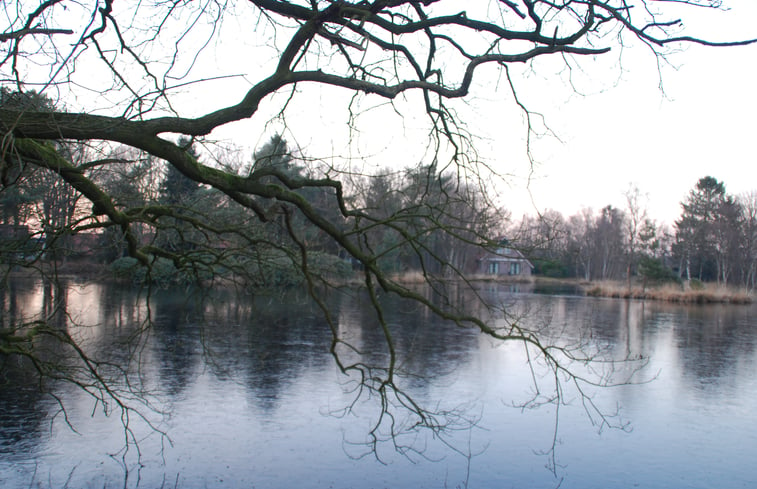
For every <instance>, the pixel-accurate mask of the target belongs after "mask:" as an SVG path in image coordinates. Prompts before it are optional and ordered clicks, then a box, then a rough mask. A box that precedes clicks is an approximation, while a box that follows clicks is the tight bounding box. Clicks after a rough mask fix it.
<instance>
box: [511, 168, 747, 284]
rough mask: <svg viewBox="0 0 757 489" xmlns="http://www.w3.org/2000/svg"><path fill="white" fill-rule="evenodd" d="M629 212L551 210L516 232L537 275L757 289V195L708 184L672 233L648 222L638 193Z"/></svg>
mask: <svg viewBox="0 0 757 489" xmlns="http://www.w3.org/2000/svg"><path fill="white" fill-rule="evenodd" d="M625 197H626V206H625V208H624V209H619V208H616V207H613V206H609V205H608V206H606V207H604V208H602V209H601V210H600V211H599V212H597V213H595V212H594V211H593V210H592V209H584V210H583V211H581V212H579V213H577V214H575V215H572V216H569V217H565V216H563V215H562V214H561V213H559V212H557V211H554V210H548V211H547V212H545V213H543V214H542V215H540V216H538V217H530V216H526V217H524V218H523V219H522V220H521V221H520V222H519V223H515V224H514V225H512V227H511V231H510V233H511V234H512V235H513V236H517V240H518V243H519V246H520V247H521V249H523V250H524V251H525V252H526V253H527V254H528V256H530V257H531V259H532V261H533V263H534V265H535V273H539V274H542V275H546V276H551V277H575V278H580V279H584V280H629V284H630V280H631V278H639V279H642V280H644V281H653V282H659V281H666V280H681V279H682V280H692V279H696V280H699V281H711V282H718V283H721V284H724V285H728V284H739V285H743V286H745V287H747V288H749V289H753V288H754V287H755V275H756V273H757V192H751V193H748V194H745V195H741V196H737V197H736V196H732V195H729V194H728V193H727V192H726V188H725V185H724V184H723V183H722V182H719V181H718V180H716V179H715V178H713V177H710V176H707V177H704V178H701V179H700V180H699V181H698V182H697V184H696V185H695V187H694V188H693V189H692V190H691V191H690V192H689V194H688V195H687V196H686V198H685V199H684V200H683V202H681V215H680V217H679V219H677V220H676V221H675V223H674V224H673V226H672V227H667V226H665V225H664V224H659V223H657V222H655V221H654V220H653V219H651V218H650V217H649V216H648V213H647V209H646V207H645V206H644V204H643V202H642V200H643V199H642V196H641V194H640V192H639V190H638V188H635V187H631V188H629V189H628V191H626V193H625Z"/></svg>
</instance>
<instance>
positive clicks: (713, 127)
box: [508, 2, 757, 224]
mask: <svg viewBox="0 0 757 489" xmlns="http://www.w3.org/2000/svg"><path fill="white" fill-rule="evenodd" d="M733 5H734V10H733V11H731V12H729V13H728V16H725V15H721V16H715V20H716V21H717V22H718V24H716V25H709V24H706V23H704V22H703V21H701V22H700V24H694V22H693V21H692V22H691V24H694V26H696V27H699V28H701V29H702V31H705V30H706V32H707V33H709V34H710V35H711V36H712V37H716V38H718V39H723V40H724V39H729V38H730V39H733V38H734V37H738V36H742V37H744V38H747V37H752V38H754V37H757V27H755V24H754V19H755V18H757V9H755V7H757V2H733ZM736 7H738V8H736ZM708 14H711V12H708ZM707 18H708V19H712V18H713V17H712V16H711V15H710V16H708V17H707ZM631 51H632V52H627V53H624V58H623V59H624V61H623V65H624V68H625V73H623V75H622V79H621V80H620V81H619V83H618V84H617V86H614V87H610V88H607V89H606V90H605V91H603V92H597V91H594V92H593V93H589V94H588V95H586V96H578V95H573V96H571V95H570V94H567V103H564V104H561V103H560V102H559V101H558V100H549V101H547V102H546V103H545V104H543V105H544V108H543V112H544V113H545V114H546V115H547V117H548V122H549V124H550V126H551V128H552V129H553V130H554V131H555V132H556V133H557V135H558V136H559V138H560V139H561V140H562V143H559V142H556V141H555V140H554V139H553V140H550V141H540V142H539V143H537V147H536V149H535V154H536V157H537V160H538V161H539V164H538V165H537V166H536V168H535V173H534V175H533V176H532V178H531V185H530V190H531V195H532V197H533V206H536V208H538V209H539V210H544V209H545V208H552V209H556V210H559V211H561V212H563V214H566V215H569V214H573V213H575V212H578V211H579V210H580V209H581V208H583V207H592V208H594V209H595V210H599V209H600V208H602V207H604V206H605V205H608V204H611V205H614V206H618V207H621V208H622V207H623V206H624V205H625V198H624V196H623V192H624V191H625V190H626V189H627V188H628V185H629V183H631V182H633V183H635V184H636V185H637V186H638V187H639V189H640V190H641V191H642V193H646V194H648V197H649V211H650V214H651V215H652V216H653V217H654V218H656V219H658V220H659V221H665V222H667V223H668V224H672V223H673V221H674V220H675V219H676V218H678V217H679V215H680V210H681V208H680V202H681V201H682V200H683V199H684V198H685V196H686V195H687V193H688V192H689V190H690V189H692V188H693V187H694V186H695V184H696V182H697V180H698V179H699V178H701V177H704V176H707V175H711V176H713V177H715V178H717V179H718V180H720V181H722V182H723V183H725V185H726V189H727V191H728V192H729V193H732V194H740V193H743V192H748V191H752V190H757V134H756V133H755V131H756V130H757V122H756V120H755V118H756V117H757V46H749V47H736V48H710V47H700V46H692V47H689V48H688V49H686V51H685V52H681V53H676V54H674V55H672V56H671V57H670V58H669V59H670V61H671V62H672V63H673V64H674V65H675V68H674V67H671V66H663V68H662V71H661V80H662V83H663V87H664V93H663V92H662V91H661V90H660V88H659V87H658V82H659V80H660V77H659V76H658V73H657V71H656V66H655V61H654V59H653V58H652V57H650V56H648V55H647V53H645V52H644V50H643V49H639V48H635V49H633V50H631ZM585 66H586V69H587V71H589V70H590V69H591V67H592V66H591V65H590V64H585ZM596 67H597V68H600V66H596ZM604 72H605V71H604V70H597V71H596V72H594V73H595V74H596V75H592V76H596V80H597V83H596V90H598V89H599V88H600V87H602V86H605V85H606V80H607V78H603V75H602V74H603V73H604ZM607 72H608V73H609V72H617V69H616V67H613V66H610V67H609V69H608V70H607ZM591 85H592V83H586V84H585V86H586V87H587V90H586V91H587V92H592V88H591ZM542 93H543V92H542ZM533 99H534V100H535V104H536V105H537V106H539V103H538V101H539V95H538V94H537V95H535V96H534V97H533ZM550 104H554V105H551V106H550ZM514 189H517V187H515V186H514ZM513 191H514V193H515V195H513V198H512V199H510V200H509V201H508V203H509V204H510V207H511V208H513V210H514V211H515V212H516V213H517V212H526V213H533V212H532V211H531V210H530V209H534V207H533V206H531V205H525V206H524V203H525V202H527V201H528V195H524V194H523V192H516V191H515V190H513ZM529 207H530V209H529Z"/></svg>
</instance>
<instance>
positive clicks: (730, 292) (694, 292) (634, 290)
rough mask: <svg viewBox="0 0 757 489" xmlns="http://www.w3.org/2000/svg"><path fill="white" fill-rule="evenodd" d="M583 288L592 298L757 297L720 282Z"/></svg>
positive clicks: (703, 300)
mask: <svg viewBox="0 0 757 489" xmlns="http://www.w3.org/2000/svg"><path fill="white" fill-rule="evenodd" d="M583 288H584V291H585V292H586V295H588V296H592V297H616V298H621V299H645V300H658V301H667V302H680V303H684V304H716V303H727V304H751V303H752V301H753V300H754V296H753V295H752V294H751V293H749V292H746V291H744V290H739V289H735V288H731V287H723V286H722V285H717V284H701V285H700V286H699V287H696V288H694V287H689V286H685V285H679V284H665V285H661V286H656V287H647V288H646V289H643V288H642V287H641V286H638V285H634V286H632V287H631V290H629V289H628V285H627V284H625V283H622V282H592V283H589V284H584V285H583Z"/></svg>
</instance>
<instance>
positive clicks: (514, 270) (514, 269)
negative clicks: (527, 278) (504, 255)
mask: <svg viewBox="0 0 757 489" xmlns="http://www.w3.org/2000/svg"><path fill="white" fill-rule="evenodd" d="M510 275H520V263H518V262H513V263H510Z"/></svg>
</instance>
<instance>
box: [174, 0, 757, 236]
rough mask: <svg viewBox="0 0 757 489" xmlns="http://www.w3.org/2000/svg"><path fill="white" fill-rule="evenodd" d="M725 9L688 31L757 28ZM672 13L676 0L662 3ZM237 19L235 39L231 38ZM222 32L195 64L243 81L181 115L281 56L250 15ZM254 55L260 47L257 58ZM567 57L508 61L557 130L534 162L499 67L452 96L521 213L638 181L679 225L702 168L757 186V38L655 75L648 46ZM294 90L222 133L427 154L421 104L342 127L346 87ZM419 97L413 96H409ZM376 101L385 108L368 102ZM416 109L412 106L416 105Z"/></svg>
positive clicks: (653, 208)
mask: <svg viewBox="0 0 757 489" xmlns="http://www.w3.org/2000/svg"><path fill="white" fill-rule="evenodd" d="M728 5H730V6H732V10H731V11H730V12H723V13H720V12H717V11H714V10H712V9H696V8H695V9H693V10H692V8H691V7H690V6H689V8H686V10H685V11H684V12H683V13H682V15H685V17H684V18H685V19H686V24H685V25H686V27H687V28H690V29H691V31H690V32H689V31H687V33H690V34H692V35H701V37H703V38H708V39H714V40H720V41H726V40H734V39H744V38H750V37H751V38H755V37H757V24H755V23H754V20H755V19H757V1H755V0H728ZM665 8H666V9H667V8H677V6H676V5H675V4H673V3H666V4H665ZM692 15H693V16H692ZM235 28H236V29H238V30H239V32H240V35H239V36H237V35H234V31H233V29H235ZM226 31H228V32H229V36H227V39H231V41H232V42H231V43H230V44H228V45H225V44H218V45H216V48H217V49H215V50H209V51H207V53H205V54H204V55H205V56H207V57H208V58H207V59H206V62H205V63H200V62H198V63H197V67H198V68H197V69H198V70H199V69H200V68H199V67H200V66H202V73H200V74H201V75H203V76H207V75H208V73H212V74H224V75H226V74H230V71H229V66H231V67H232V69H238V70H239V71H238V73H239V74H240V76H238V77H236V78H233V79H224V80H223V81H222V82H221V81H219V82H217V84H214V83H216V82H213V83H211V84H209V85H207V86H206V85H202V88H201V90H200V91H199V92H198V93H199V95H198V94H197V93H195V94H188V96H190V97H193V98H192V99H191V100H190V101H189V102H190V103H185V104H183V105H181V107H182V108H183V109H189V111H188V112H186V113H184V115H193V114H192V113H191V112H192V111H196V112H197V113H196V114H194V115H199V114H200V113H203V112H206V111H208V110H214V109H217V108H219V107H222V106H224V105H229V104H233V103H236V102H238V101H239V100H240V99H241V98H242V96H243V94H244V92H245V91H246V90H247V89H249V87H250V84H251V83H255V82H257V81H259V80H260V78H261V77H262V76H263V75H264V74H267V73H269V72H270V70H271V67H272V63H275V60H276V57H275V47H271V48H270V50H271V53H270V54H269V55H265V53H263V54H264V55H260V54H259V51H254V50H256V49H259V47H260V45H259V44H258V45H257V46H256V47H251V46H246V45H245V44H244V39H246V37H245V35H246V36H248V37H249V34H250V33H249V29H248V26H247V25H244V23H243V22H242V20H241V19H240V20H239V21H236V22H231V21H227V22H226V23H225V24H224V32H226ZM256 35H257V37H265V36H266V35H267V34H266V32H260V33H256ZM253 37H255V36H253ZM250 42H252V41H250ZM255 42H261V41H260V40H258V41H255ZM255 42H252V44H255ZM608 42H611V41H608ZM253 52H254V53H256V55H255V56H250V55H249V53H253ZM559 61H560V58H554V57H553V58H551V59H547V60H545V61H539V62H537V63H536V64H535V65H534V66H533V72H531V71H526V70H524V68H523V67H519V66H514V67H513V68H512V71H513V74H514V77H513V79H514V83H515V88H516V90H517V92H518V94H519V97H520V98H521V101H522V102H524V103H525V104H526V105H527V106H528V108H529V109H530V110H533V111H538V112H540V113H542V114H544V116H545V118H546V122H547V124H548V125H549V127H550V128H551V129H552V130H553V131H554V133H555V137H533V138H532V140H531V143H532V146H531V147H532V153H533V156H534V166H533V167H532V166H531V164H530V162H529V160H528V158H527V157H526V152H525V144H524V135H525V132H524V129H523V114H522V113H521V112H520V111H519V110H518V108H517V106H516V105H515V104H514V102H513V99H512V95H511V94H510V93H509V87H508V86H507V84H506V83H504V80H503V79H502V77H501V75H500V76H499V77H498V76H497V70H496V69H495V67H485V68H481V69H479V70H478V71H477V74H476V75H477V78H476V85H475V86H474V87H473V90H472V93H471V95H470V97H469V98H468V99H466V100H465V101H455V102H453V105H454V107H455V109H456V110H457V111H459V112H458V113H459V115H460V118H461V120H464V121H466V122H467V124H468V126H467V128H468V130H469V131H470V133H471V134H472V135H474V137H475V138H476V147H477V148H478V150H479V152H480V153H479V156H480V157H481V158H482V160H483V161H485V162H486V163H487V164H489V165H490V166H491V167H492V168H494V169H495V170H497V171H498V172H500V173H503V174H507V175H510V176H509V177H508V178H507V179H506V181H507V183H508V184H507V185H502V186H501V187H500V188H499V190H500V191H501V203H502V204H503V205H504V206H505V207H507V208H508V209H510V210H511V211H512V212H513V214H514V216H515V217H518V216H520V215H522V214H524V213H527V214H535V213H536V212H537V211H543V210H545V209H549V208H551V209H555V210H558V211H560V212H562V213H563V214H565V215H566V216H567V215H571V214H574V213H577V212H579V211H580V210H581V209H582V208H584V207H592V208H594V209H595V210H599V209H601V208H602V207H604V206H605V205H614V206H616V207H620V208H623V207H624V205H625V200H624V197H623V192H624V191H625V190H626V189H627V188H628V186H629V184H631V183H633V184H635V185H637V186H638V187H639V189H640V190H641V192H642V193H644V194H647V195H648V196H649V202H648V203H649V205H648V207H649V211H650V214H651V215H652V216H653V217H654V218H656V219H658V220H659V221H664V222H667V223H668V224H672V223H673V221H674V220H675V219H676V218H677V217H678V216H679V214H680V202H681V201H682V200H683V199H684V198H685V196H686V195H687V193H688V192H689V190H690V189H692V188H693V187H694V186H695V184H696V182H697V180H698V179H699V178H701V177H704V176H707V175H711V176H713V177H715V178H717V179H718V180H720V181H722V182H724V183H725V185H726V188H727V190H728V191H729V192H730V193H732V194H740V193H743V192H747V191H751V190H757V165H756V163H757V161H756V160H757V151H755V150H756V148H755V146H756V144H757V143H755V141H756V140H757V135H755V134H754V132H755V129H757V124H756V123H755V117H757V94H756V93H755V87H757V46H749V47H736V48H707V47H700V46H690V47H688V48H687V49H685V50H684V51H683V52H679V53H676V54H673V55H671V56H670V57H669V61H670V63H671V65H665V64H663V65H662V66H661V68H660V70H659V71H658V64H657V60H656V58H655V57H654V56H652V55H651V53H650V52H649V50H648V49H647V48H645V47H643V46H638V45H636V46H633V47H629V48H627V49H624V50H622V51H621V50H620V49H618V48H617V47H615V49H614V51H613V52H612V53H610V54H605V55H601V56H598V57H596V59H594V58H584V59H581V60H580V68H581V69H582V70H583V71H581V70H580V69H577V68H576V69H574V71H573V73H572V80H573V83H574V86H573V87H571V86H569V84H568V76H567V72H566V71H565V70H564V65H562V64H560V63H559ZM558 70H561V71H558ZM660 81H662V86H663V87H664V91H663V90H661V89H660ZM214 89H215V90H214ZM297 90H298V95H297V96H296V97H295V99H294V100H293V101H291V103H290V104H289V106H290V107H291V108H290V110H289V111H288V117H287V120H286V126H284V124H283V123H282V122H281V121H278V122H273V123H271V124H266V123H267V122H268V121H269V118H267V117H266V116H264V114H265V113H266V111H267V110H268V111H269V112H270V113H275V112H276V111H278V110H279V108H280V107H281V106H282V105H283V103H284V101H285V100H286V99H287V97H288V96H289V95H288V94H277V95H275V96H273V97H271V98H269V99H267V100H265V101H264V103H263V104H261V108H260V112H259V113H258V114H256V116H255V117H254V118H253V120H250V121H243V122H241V123H238V124H232V125H230V127H228V128H222V129H221V130H219V131H218V132H217V133H215V134H214V135H213V136H214V137H219V138H220V137H226V136H229V137H231V138H232V139H233V141H234V142H235V143H236V144H238V145H240V146H246V147H248V148H250V151H251V150H252V149H253V148H255V147H259V146H260V145H261V144H263V143H264V142H265V141H266V139H267V138H268V137H270V134H271V133H273V132H278V131H282V130H283V129H286V131H285V132H287V134H286V135H287V136H288V137H289V138H291V139H294V140H295V141H294V142H295V143H296V144H297V145H299V146H300V148H301V149H302V151H303V154H307V156H311V157H318V158H324V159H327V158H329V157H331V156H332V155H336V156H341V157H344V160H345V161H346V160H347V159H349V158H353V160H354V161H353V160H350V161H351V163H350V164H352V165H361V164H362V165H364V167H363V168H358V169H360V170H364V171H367V172H370V171H372V170H375V169H378V168H381V167H384V166H392V165H394V166H396V167H402V166H408V165H411V164H413V163H415V162H417V161H420V159H421V158H422V157H423V156H424V154H425V156H426V157H428V152H427V144H426V141H427V136H428V133H427V130H425V129H423V128H422V126H421V125H420V124H416V122H415V121H414V120H413V118H412V117H410V114H411V113H412V110H411V109H412V108H413V104H412V103H409V104H406V105H402V103H403V102H401V101H398V108H399V109H400V110H407V112H404V113H400V114H397V113H395V112H394V108H391V107H387V106H385V104H386V101H384V100H380V99H378V97H373V98H371V97H367V98H366V102H365V103H364V104H363V105H361V106H359V107H354V109H356V110H358V111H361V110H362V111H364V112H362V113H361V116H360V120H361V123H360V127H362V128H364V129H365V130H364V132H362V133H353V134H346V133H345V132H344V131H345V124H344V123H345V120H346V117H348V115H349V114H348V112H346V111H345V106H346V104H347V102H345V100H346V101H349V99H350V97H351V95H352V94H351V93H350V92H347V91H345V90H340V89H333V88H324V87H316V86H314V85H310V86H302V87H300V86H298V87H297ZM418 96H419V95H418V94H417V93H416V94H408V95H407V97H408V99H410V100H411V102H412V98H413V97H415V98H416V101H417V97H418ZM334 101H341V105H340V104H337V103H334ZM374 105H375V106H383V108H380V109H371V110H368V108H370V107H372V106H374ZM417 109H418V106H417V105H415V109H413V110H415V111H416V113H417ZM419 127H420V128H421V129H420V130H419ZM340 131H341V133H340ZM356 148H357V149H358V151H359V153H355V151H356Z"/></svg>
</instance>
